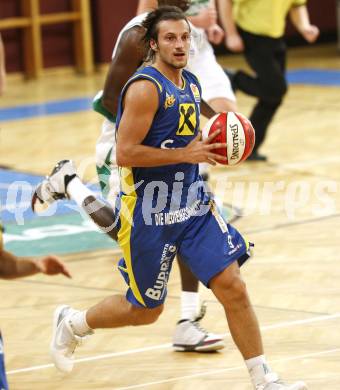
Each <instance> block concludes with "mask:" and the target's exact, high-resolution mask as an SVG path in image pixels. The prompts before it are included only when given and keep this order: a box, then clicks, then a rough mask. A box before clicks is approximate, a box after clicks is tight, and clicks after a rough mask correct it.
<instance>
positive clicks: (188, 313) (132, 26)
mask: <svg viewBox="0 0 340 390" xmlns="http://www.w3.org/2000/svg"><path fill="white" fill-rule="evenodd" d="M159 3H160V5H177V6H179V7H180V8H182V9H183V10H184V9H187V8H188V6H189V4H190V1H188V0H160V1H159ZM146 15H147V13H144V14H141V15H139V16H136V17H135V18H133V19H132V20H131V21H130V22H128V23H127V25H126V26H125V27H124V28H123V29H122V31H121V32H120V34H119V37H118V39H117V43H116V45H115V47H114V50H113V54H112V62H111V66H110V69H109V72H108V75H107V79H106V82H105V87H104V91H101V92H99V93H98V94H97V96H96V97H95V99H94V109H95V110H96V111H98V112H100V113H101V114H103V115H104V116H105V117H106V119H105V121H104V124H103V130H102V134H101V136H100V139H99V140H98V143H97V151H96V156H97V161H96V163H97V164H96V165H97V171H98V176H99V181H100V183H101V187H102V191H103V194H104V195H105V196H107V199H108V200H109V202H110V203H111V205H112V204H113V203H114V201H115V198H116V194H117V192H118V191H119V176H118V167H117V165H116V152H115V148H116V144H115V113H116V110H117V99H118V96H119V94H120V91H121V89H122V87H123V86H124V84H125V82H126V81H127V80H128V78H129V77H130V76H131V75H132V74H133V73H134V72H135V70H136V69H137V68H138V67H139V66H140V65H141V64H142V63H143V60H144V58H145V56H146V54H147V52H146V49H145V47H144V44H143V36H144V31H145V30H144V28H143V27H142V21H143V20H144V18H145V16H146ZM195 36H196V37H197V40H198V41H197V42H196V45H195V46H196V49H195V53H197V52H198V49H197V47H198V46H199V45H200V44H201V41H200V40H201V38H200V33H199V31H197V34H195ZM226 109H227V108H226ZM230 109H231V107H230V108H229V110H230ZM209 110H210V111H209ZM202 112H203V107H202ZM208 114H212V115H213V114H214V111H213V110H212V109H211V108H209V107H208ZM108 179H109V181H108ZM178 263H179V266H180V270H181V280H182V295H181V321H180V322H179V323H178V324H177V326H176V330H175V335H174V348H175V349H176V350H185V351H206V350H210V351H211V350H217V349H220V348H223V346H224V343H223V340H222V337H221V336H219V335H214V334H212V333H208V332H206V331H204V330H203V329H202V328H201V327H199V326H198V321H199V320H200V319H201V318H202V314H200V313H199V311H200V310H199V309H200V305H199V294H198V292H197V291H198V280H197V278H196V277H194V276H193V275H192V273H191V272H190V270H189V269H188V268H187V267H186V266H185V265H184V264H182V262H181V261H179V262H178ZM183 320H186V321H183ZM179 346H180V347H179Z"/></svg>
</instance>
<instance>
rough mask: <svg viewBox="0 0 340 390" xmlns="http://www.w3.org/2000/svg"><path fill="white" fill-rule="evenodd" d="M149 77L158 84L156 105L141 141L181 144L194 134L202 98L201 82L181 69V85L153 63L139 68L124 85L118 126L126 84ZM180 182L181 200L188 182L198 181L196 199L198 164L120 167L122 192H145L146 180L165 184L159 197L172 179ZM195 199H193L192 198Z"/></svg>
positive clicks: (170, 186) (168, 145)
mask: <svg viewBox="0 0 340 390" xmlns="http://www.w3.org/2000/svg"><path fill="white" fill-rule="evenodd" d="M142 79H144V80H149V81H151V82H152V83H153V84H154V85H155V86H156V88H157V91H158V95H159V106H158V110H157V113H156V115H155V117H154V120H153V122H152V125H151V128H150V130H149V132H148V134H147V136H146V137H145V139H144V140H143V142H142V144H143V145H147V146H152V147H155V148H183V147H185V146H187V145H188V144H189V143H190V142H191V141H192V140H193V138H195V137H196V136H197V133H198V130H199V115H200V102H201V86H200V84H199V82H198V80H197V78H196V76H195V75H193V74H192V73H190V72H188V71H186V70H183V73H182V79H183V85H182V87H181V88H180V87H178V86H177V85H175V84H174V83H173V82H172V81H170V80H169V79H168V78H166V77H165V76H164V75H163V74H162V73H160V72H159V71H158V70H157V69H156V68H155V67H153V66H147V67H145V68H142V69H140V70H138V71H137V72H136V73H135V74H134V75H133V76H132V77H131V78H130V79H129V80H128V82H127V83H126V85H125V86H124V88H123V90H122V93H121V97H120V102H119V108H118V113H117V129H118V131H119V123H120V120H121V117H122V114H123V106H122V100H123V98H124V95H125V93H126V90H127V89H128V87H129V86H130V85H131V84H132V83H133V82H135V81H137V80H142ZM176 180H177V181H180V182H181V183H183V190H182V191H181V194H182V199H181V201H180V204H181V205H183V204H185V203H186V198H187V195H188V191H189V188H190V186H191V185H192V184H193V183H195V182H197V183H198V187H199V190H198V191H197V188H196V192H197V193H198V195H197V196H198V199H202V198H203V197H204V190H203V184H202V186H201V187H200V184H199V183H200V177H199V173H198V165H197V164H186V163H182V164H174V165H167V166H161V167H151V168H150V167H148V168H139V167H138V168H137V167H132V168H121V191H122V193H123V194H125V195H135V196H137V197H143V196H147V194H146V192H145V189H146V188H147V186H148V184H149V183H152V182H163V183H165V184H166V186H164V185H163V186H161V187H160V188H159V192H158V197H161V196H166V197H167V198H168V199H170V198H171V196H172V195H173V191H172V190H173V185H174V182H175V181H176ZM194 200H197V197H196V199H193V201H194Z"/></svg>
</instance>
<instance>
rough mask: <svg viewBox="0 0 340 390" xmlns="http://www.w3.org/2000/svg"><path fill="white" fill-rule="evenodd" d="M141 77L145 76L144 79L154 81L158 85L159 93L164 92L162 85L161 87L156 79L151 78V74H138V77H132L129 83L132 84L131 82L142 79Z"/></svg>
mask: <svg viewBox="0 0 340 390" xmlns="http://www.w3.org/2000/svg"><path fill="white" fill-rule="evenodd" d="M139 76H144V77H146V78H149V79H150V80H153V81H154V82H155V83H156V85H157V87H158V89H159V91H160V92H162V91H163V87H162V85H161V84H160V83H159V82H158V81H157V80H156V79H155V78H154V77H152V76H150V75H149V74H145V73H138V74H137V75H136V76H133V77H131V78H130V79H129V81H128V83H129V84H130V83H131V81H133V80H135V79H138V78H140V77H139ZM141 80H142V79H141Z"/></svg>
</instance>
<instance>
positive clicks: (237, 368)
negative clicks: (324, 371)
mask: <svg viewBox="0 0 340 390" xmlns="http://www.w3.org/2000/svg"><path fill="white" fill-rule="evenodd" d="M335 352H340V348H336V349H328V350H326V351H321V352H313V353H306V354H304V355H298V356H294V357H290V358H281V359H274V360H271V361H270V363H274V364H275V363H281V362H289V361H294V360H300V359H306V358H311V357H316V356H321V355H326V354H330V353H335ZM242 369H244V364H243V365H242V366H236V367H229V368H220V369H219V370H211V371H203V372H198V373H197V374H192V375H183V376H177V377H174V378H169V379H163V380H161V381H155V382H147V383H141V384H139V385H132V386H127V387H117V388H116V390H128V389H138V388H140V387H146V386H153V385H159V384H162V383H169V382H177V381H180V380H184V379H192V378H198V377H201V376H208V375H215V374H222V373H226V372H230V371H238V370H242Z"/></svg>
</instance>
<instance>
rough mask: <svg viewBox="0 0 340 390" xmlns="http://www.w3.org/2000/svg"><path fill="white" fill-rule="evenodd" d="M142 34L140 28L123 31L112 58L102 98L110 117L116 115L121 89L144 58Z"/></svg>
mask: <svg viewBox="0 0 340 390" xmlns="http://www.w3.org/2000/svg"><path fill="white" fill-rule="evenodd" d="M144 32H145V30H144V28H143V27H141V26H135V27H132V28H130V29H129V30H127V31H125V32H124V34H123V36H122V39H121V41H120V43H119V45H118V47H117V50H116V53H115V55H114V57H113V58H112V61H111V64H110V68H109V71H108V74H107V76H106V80H105V86H104V91H103V97H102V105H103V106H104V108H105V109H106V110H107V111H109V112H110V113H111V114H112V115H116V113H117V107H118V100H119V94H120V92H121V90H122V88H123V87H124V85H125V83H126V82H127V81H128V79H129V78H130V77H131V76H132V75H133V74H134V73H135V71H136V70H137V68H138V67H139V66H140V65H141V63H142V62H143V59H144V57H145V54H146V50H145V47H144V44H143V42H142V39H143V36H144Z"/></svg>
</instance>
